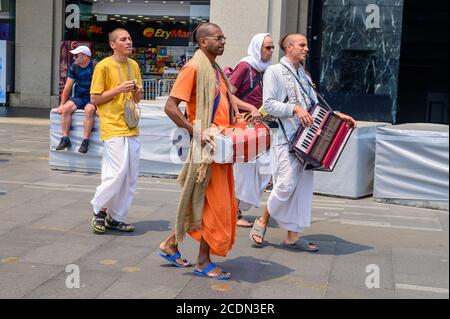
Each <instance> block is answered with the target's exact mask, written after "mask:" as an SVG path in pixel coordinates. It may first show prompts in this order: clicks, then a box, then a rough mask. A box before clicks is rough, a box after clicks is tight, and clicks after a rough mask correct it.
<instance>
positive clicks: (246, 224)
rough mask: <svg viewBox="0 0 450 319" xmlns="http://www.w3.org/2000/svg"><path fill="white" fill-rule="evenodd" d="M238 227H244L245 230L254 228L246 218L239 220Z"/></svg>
mask: <svg viewBox="0 0 450 319" xmlns="http://www.w3.org/2000/svg"><path fill="white" fill-rule="evenodd" d="M236 225H238V226H239V227H244V228H250V227H253V223H251V222H249V221H248V220H246V219H244V218H241V219H238V221H237V223H236Z"/></svg>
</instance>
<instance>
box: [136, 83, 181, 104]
mask: <svg viewBox="0 0 450 319" xmlns="http://www.w3.org/2000/svg"><path fill="white" fill-rule="evenodd" d="M174 84H175V80H156V79H144V80H142V86H143V94H142V99H143V100H156V98H158V97H164V96H169V95H170V91H172V88H173V86H174Z"/></svg>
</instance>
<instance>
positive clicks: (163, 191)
mask: <svg viewBox="0 0 450 319" xmlns="http://www.w3.org/2000/svg"><path fill="white" fill-rule="evenodd" d="M138 189H139V190H141V191H149V192H162V193H181V190H176V189H162V188H148V187H146V188H138Z"/></svg>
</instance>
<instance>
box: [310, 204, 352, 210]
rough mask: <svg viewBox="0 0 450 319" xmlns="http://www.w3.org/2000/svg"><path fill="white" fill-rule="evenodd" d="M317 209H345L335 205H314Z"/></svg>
mask: <svg viewBox="0 0 450 319" xmlns="http://www.w3.org/2000/svg"><path fill="white" fill-rule="evenodd" d="M312 207H313V208H315V209H328V210H339V211H343V210H344V209H343V208H341V207H334V206H316V205H313V206H312Z"/></svg>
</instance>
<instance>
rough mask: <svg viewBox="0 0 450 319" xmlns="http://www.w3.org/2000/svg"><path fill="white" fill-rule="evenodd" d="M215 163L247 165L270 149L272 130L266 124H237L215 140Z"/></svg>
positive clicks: (225, 130) (226, 129)
mask: <svg viewBox="0 0 450 319" xmlns="http://www.w3.org/2000/svg"><path fill="white" fill-rule="evenodd" d="M214 142H215V144H216V150H215V153H214V162H216V163H219V164H232V163H247V162H251V161H253V160H255V159H256V158H258V157H259V156H261V155H262V154H264V153H265V152H267V151H268V150H269V149H270V129H269V127H268V126H267V125H266V124H264V123H247V122H241V123H239V122H238V123H236V124H234V125H233V126H232V127H228V128H225V129H224V130H223V132H222V133H221V134H219V135H216V136H215V138H214Z"/></svg>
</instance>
